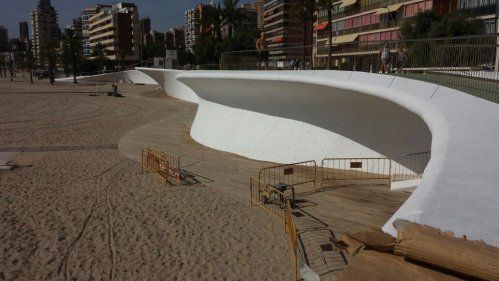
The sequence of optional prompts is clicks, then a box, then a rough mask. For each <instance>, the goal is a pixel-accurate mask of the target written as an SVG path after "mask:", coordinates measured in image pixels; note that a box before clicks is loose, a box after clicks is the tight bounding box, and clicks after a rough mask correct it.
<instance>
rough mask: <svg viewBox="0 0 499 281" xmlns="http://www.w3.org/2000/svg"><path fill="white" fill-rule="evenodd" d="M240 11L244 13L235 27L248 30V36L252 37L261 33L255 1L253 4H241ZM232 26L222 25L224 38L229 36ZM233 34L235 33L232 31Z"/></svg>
mask: <svg viewBox="0 0 499 281" xmlns="http://www.w3.org/2000/svg"><path fill="white" fill-rule="evenodd" d="M239 12H240V13H241V15H242V18H241V22H240V23H239V25H238V26H236V27H235V28H236V29H238V30H245V31H246V32H248V36H251V37H252V38H255V40H256V38H257V37H258V35H259V29H258V10H257V6H256V5H255V3H253V4H241V6H240V7H239ZM231 31H232V30H231V28H229V26H227V25H225V26H223V27H222V38H228V37H229V35H230V34H229V33H230V32H231ZM232 35H234V33H233V31H232Z"/></svg>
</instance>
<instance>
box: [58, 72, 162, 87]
mask: <svg viewBox="0 0 499 281" xmlns="http://www.w3.org/2000/svg"><path fill="white" fill-rule="evenodd" d="M76 79H77V80H78V81H79V82H107V83H130V84H146V85H157V84H158V83H156V81H154V79H152V78H151V77H149V76H148V75H145V74H144V73H142V72H140V71H138V70H126V71H119V72H112V73H105V74H99V75H92V76H78V77H76ZM56 81H58V82H73V77H66V78H60V79H56Z"/></svg>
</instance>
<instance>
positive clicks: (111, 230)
mask: <svg viewBox="0 0 499 281" xmlns="http://www.w3.org/2000/svg"><path fill="white" fill-rule="evenodd" d="M130 166H131V164H127V165H125V167H123V168H122V169H120V170H119V172H118V173H116V177H115V178H114V179H113V183H115V182H116V181H117V180H118V177H117V176H118V175H119V174H120V173H121V172H122V171H123V170H126V169H127V168H129V167H130ZM109 187H111V184H109V185H107V186H106V207H107V224H108V225H107V228H108V232H109V233H108V236H109V251H110V252H111V272H110V273H109V280H111V281H114V277H115V274H116V247H115V244H114V224H113V213H112V206H111V202H110V200H109Z"/></svg>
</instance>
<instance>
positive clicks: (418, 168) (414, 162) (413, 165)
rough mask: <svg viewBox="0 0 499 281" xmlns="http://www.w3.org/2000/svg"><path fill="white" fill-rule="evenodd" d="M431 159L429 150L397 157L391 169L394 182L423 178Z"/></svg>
mask: <svg viewBox="0 0 499 281" xmlns="http://www.w3.org/2000/svg"><path fill="white" fill-rule="evenodd" d="M430 159H431V152H429V151H428V152H419V153H410V154H405V155H401V156H398V157H395V158H394V159H393V160H392V165H391V171H390V173H391V178H392V182H397V181H406V180H414V179H421V178H422V177H423V172H424V170H425V169H426V166H427V165H428V163H429V162H430Z"/></svg>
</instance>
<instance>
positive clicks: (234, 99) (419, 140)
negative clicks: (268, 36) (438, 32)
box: [155, 71, 499, 246]
mask: <svg viewBox="0 0 499 281" xmlns="http://www.w3.org/2000/svg"><path fill="white" fill-rule="evenodd" d="M156 75H158V74H157V73H156ZM163 75H164V76H165V77H164V78H162V79H163V80H162V81H166V80H167V79H171V78H166V77H167V76H171V73H169V72H167V71H165V72H164V74H163ZM155 79H158V78H155ZM176 79H177V80H178V81H180V82H182V83H184V84H185V85H187V86H189V87H190V88H191V89H192V90H193V91H194V92H195V93H196V94H197V96H198V97H199V109H198V113H197V116H196V119H195V122H194V124H193V126H192V131H191V135H192V137H193V138H194V139H195V140H196V141H198V142H200V143H202V144H204V145H207V146H209V147H212V148H216V149H220V150H224V151H230V152H233V153H237V154H240V155H244V156H247V157H250V158H254V159H259V160H268V161H275V162H283V163H287V162H295V161H302V160H310V159H315V160H320V159H322V158H324V157H343V156H346V157H376V156H380V155H383V156H386V157H390V158H391V157H392V156H396V155H400V154H404V153H412V152H420V151H427V150H430V147H431V151H432V158H431V161H430V163H429V164H428V166H427V168H426V170H425V173H424V176H423V179H422V180H421V183H420V184H419V187H418V188H417V189H416V190H415V192H414V193H413V194H412V196H411V197H410V198H409V199H408V201H407V202H406V203H405V204H404V205H403V206H402V207H401V208H400V209H399V210H398V211H397V212H396V214H395V215H394V216H393V217H392V218H391V219H390V221H388V222H387V223H386V225H385V226H384V230H385V231H387V232H388V233H391V234H392V235H395V234H396V230H395V229H394V228H393V226H392V222H393V220H395V219H397V218H401V219H407V220H410V221H414V222H417V223H421V224H427V225H431V226H434V227H438V228H440V229H442V230H447V231H453V232H455V233H456V235H458V236H461V235H466V237H468V239H472V240H479V239H481V240H484V241H485V242H487V243H489V244H491V245H494V246H499V220H498V219H497V214H499V105H497V104H494V103H491V102H488V101H485V100H481V99H478V98H475V97H473V96H471V95H467V94H465V93H462V92H459V91H456V90H452V89H449V88H445V87H441V86H438V85H435V84H431V83H426V82H421V81H415V80H409V79H404V78H399V77H392V76H387V75H377V74H369V73H361V72H342V71H317V72H313V71H310V72H305V71H301V72H243V71H240V72H222V71H212V72H206V71H205V72H196V71H190V72H183V73H179V74H177V75H176ZM160 84H162V83H160ZM162 85H163V84H162ZM163 87H165V85H163ZM176 89H177V90H178V91H179V92H176V93H175V94H174V95H177V96H182V95H187V93H189V95H190V94H191V93H190V90H189V91H186V92H182V91H183V90H185V87H176ZM171 91H172V90H170V91H169V94H173V93H172V92H171Z"/></svg>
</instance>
